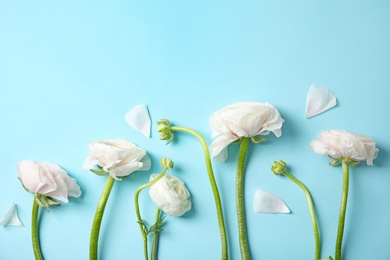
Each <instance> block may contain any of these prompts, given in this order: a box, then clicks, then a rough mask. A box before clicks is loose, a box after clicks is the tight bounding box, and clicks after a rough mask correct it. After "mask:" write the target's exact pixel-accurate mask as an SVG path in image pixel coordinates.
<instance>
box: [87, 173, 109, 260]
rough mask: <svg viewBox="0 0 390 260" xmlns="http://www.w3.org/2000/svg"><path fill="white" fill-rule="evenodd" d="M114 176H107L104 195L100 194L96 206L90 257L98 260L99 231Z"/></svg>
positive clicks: (92, 259)
mask: <svg viewBox="0 0 390 260" xmlns="http://www.w3.org/2000/svg"><path fill="white" fill-rule="evenodd" d="M114 181H115V180H114V178H112V177H111V176H110V175H108V176H107V181H106V185H105V186H104V189H103V192H102V195H101V196H100V200H99V203H98V206H97V208H96V212H95V217H94V219H93V224H92V230H91V237H90V244H89V259H90V260H97V259H98V242H99V233H100V226H101V223H102V219H103V214H104V209H105V208H106V204H107V200H108V197H109V196H110V192H111V189H112V186H113V185H114Z"/></svg>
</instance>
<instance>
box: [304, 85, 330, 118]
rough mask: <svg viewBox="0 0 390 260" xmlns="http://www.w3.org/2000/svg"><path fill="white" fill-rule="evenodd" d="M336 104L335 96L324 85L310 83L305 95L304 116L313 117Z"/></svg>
mask: <svg viewBox="0 0 390 260" xmlns="http://www.w3.org/2000/svg"><path fill="white" fill-rule="evenodd" d="M335 105H336V97H335V95H333V93H332V92H331V91H330V90H329V89H327V88H324V87H320V86H316V85H311V86H310V89H309V91H308V92H307V97H306V112H305V117H306V118H309V117H313V116H315V115H318V114H320V113H322V112H325V111H326V110H328V109H330V108H332V107H334V106H335Z"/></svg>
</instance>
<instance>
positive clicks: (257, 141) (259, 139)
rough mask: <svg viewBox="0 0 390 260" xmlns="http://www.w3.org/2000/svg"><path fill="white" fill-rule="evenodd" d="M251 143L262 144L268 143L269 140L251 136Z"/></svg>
mask: <svg viewBox="0 0 390 260" xmlns="http://www.w3.org/2000/svg"><path fill="white" fill-rule="evenodd" d="M251 141H252V143H254V144H258V143H261V142H267V139H265V138H263V137H258V136H251Z"/></svg>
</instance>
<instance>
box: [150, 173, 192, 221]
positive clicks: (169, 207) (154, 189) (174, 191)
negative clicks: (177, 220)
mask: <svg viewBox="0 0 390 260" xmlns="http://www.w3.org/2000/svg"><path fill="white" fill-rule="evenodd" d="M157 176H158V174H152V175H151V176H150V181H152V180H154V179H155V178H156V177H157ZM149 195H150V198H151V199H152V201H153V202H154V203H155V204H156V205H157V207H159V208H160V209H161V210H162V211H164V212H165V214H167V215H170V216H181V215H183V214H184V213H186V212H187V211H189V210H190V209H191V207H192V204H191V199H190V193H189V191H188V190H187V188H186V186H185V184H184V183H183V182H182V181H181V180H180V179H179V178H177V177H175V176H172V175H169V174H166V175H164V176H163V177H162V178H161V179H160V180H158V181H157V182H156V183H155V184H153V185H152V186H151V187H150V190H149Z"/></svg>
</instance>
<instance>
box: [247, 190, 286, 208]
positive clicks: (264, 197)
mask: <svg viewBox="0 0 390 260" xmlns="http://www.w3.org/2000/svg"><path fill="white" fill-rule="evenodd" d="M253 211H254V212H257V213H290V209H289V208H288V207H287V205H286V203H284V201H283V200H281V199H280V198H278V197H276V196H275V195H273V194H271V193H268V192H265V191H262V190H256V192H255V198H254V200H253Z"/></svg>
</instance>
